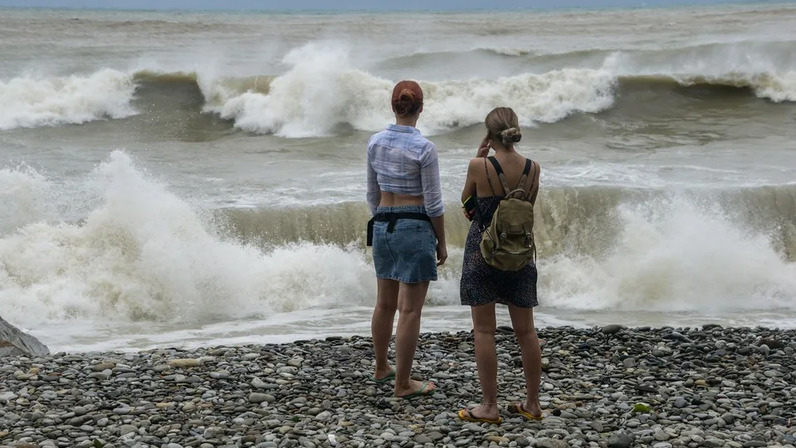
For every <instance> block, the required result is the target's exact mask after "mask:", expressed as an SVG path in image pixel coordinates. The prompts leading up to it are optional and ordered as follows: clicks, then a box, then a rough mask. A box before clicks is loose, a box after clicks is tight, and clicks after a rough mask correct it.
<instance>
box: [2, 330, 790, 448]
mask: <svg viewBox="0 0 796 448" xmlns="http://www.w3.org/2000/svg"><path fill="white" fill-rule="evenodd" d="M509 331H510V329H506V328H502V329H501V331H500V332H499V334H498V336H497V350H498V361H499V378H500V379H499V381H500V383H499V388H500V390H499V394H500V399H501V405H502V407H503V408H505V407H506V406H507V405H509V404H511V403H512V402H518V401H521V400H522V398H523V395H524V380H523V376H522V368H521V365H520V353H519V347H518V346H517V344H516V342H515V340H514V337H513V335H512V334H510V333H509ZM539 335H540V338H541V339H543V340H544V345H543V349H542V356H543V358H544V359H543V370H544V373H543V379H542V396H541V398H542V400H541V401H542V407H543V409H544V412H545V419H544V420H543V421H542V422H526V421H524V420H523V419H522V418H520V417H517V416H515V415H512V414H509V413H508V412H506V411H504V412H503V419H504V420H503V423H502V424H501V425H490V424H485V423H483V424H478V423H466V422H462V421H460V420H458V419H457V417H456V411H457V410H458V409H460V408H462V407H466V406H472V405H474V404H475V403H476V402H477V401H478V398H479V395H478V394H479V392H478V391H479V387H478V377H477V373H476V368H475V362H474V358H473V338H472V333H471V332H459V333H450V334H448V333H435V334H422V335H421V338H420V342H419V347H418V352H417V360H416V363H415V368H414V374H415V376H416V377H418V378H423V379H429V378H430V379H432V380H434V381H435V382H436V383H437V385H438V390H437V392H436V393H435V394H434V395H433V396H429V397H420V398H417V399H414V400H403V399H398V398H394V397H392V387H391V384H390V383H388V384H376V383H375V382H373V381H371V379H370V377H371V375H372V363H373V353H372V349H371V345H370V340H369V338H365V337H352V338H340V337H331V338H328V339H326V340H312V341H298V342H295V343H289V344H277V345H256V346H255V345H248V346H239V347H210V348H201V349H194V350H180V349H157V350H149V351H141V352H135V353H80V354H65V353H59V354H54V355H52V356H48V357H44V358H35V359H29V358H7V359H4V360H3V361H2V365H1V366H0V446H16V447H26V448H27V447H95V448H100V447H105V448H111V447H165V448H181V447H200V448H211V447H258V448H266V447H307V448H311V447H330V446H340V447H370V446H374V447H375V446H394V447H435V446H444V447H470V446H501V447H528V446H535V447H547V448H559V447H561V448H563V447H612V448H613V447H617V448H619V447H630V446H644V447H654V448H668V447H730V448H746V447H763V446H784V447H793V446H796V403H795V402H794V399H795V398H796V381H795V380H796V374H794V368H795V367H796V365H794V364H796V363H795V362H794V351H796V338H795V336H796V331H793V330H788V331H780V330H771V329H763V328H756V329H749V328H721V327H718V326H705V327H700V328H690V329H689V328H681V329H674V328H663V329H649V328H635V329H628V328H621V327H618V326H608V327H604V328H592V329H573V328H567V327H564V328H545V329H540V331H539Z"/></svg>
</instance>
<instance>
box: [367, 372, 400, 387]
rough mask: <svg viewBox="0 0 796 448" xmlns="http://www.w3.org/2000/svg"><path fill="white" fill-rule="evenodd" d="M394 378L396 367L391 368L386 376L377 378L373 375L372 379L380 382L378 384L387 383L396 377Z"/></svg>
mask: <svg viewBox="0 0 796 448" xmlns="http://www.w3.org/2000/svg"><path fill="white" fill-rule="evenodd" d="M394 378H395V369H392V370H390V373H388V374H386V375H384V376H383V377H381V378H376V377H375V376H373V377H371V379H372V380H373V381H374V382H376V383H378V384H384V383H386V382H387V381H390V380H392V379H394Z"/></svg>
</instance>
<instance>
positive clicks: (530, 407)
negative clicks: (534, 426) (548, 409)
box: [522, 401, 542, 418]
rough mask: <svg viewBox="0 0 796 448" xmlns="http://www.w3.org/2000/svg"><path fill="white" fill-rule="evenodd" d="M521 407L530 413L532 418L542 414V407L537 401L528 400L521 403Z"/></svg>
mask: <svg viewBox="0 0 796 448" xmlns="http://www.w3.org/2000/svg"><path fill="white" fill-rule="evenodd" d="M522 408H523V410H524V411H525V412H527V413H529V414H531V415H532V416H533V417H534V418H539V417H541V416H542V407H541V406H539V402H538V401H537V402H535V403H531V402H530V401H526V402H525V403H523V404H522Z"/></svg>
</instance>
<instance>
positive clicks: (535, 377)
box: [509, 305, 542, 416]
mask: <svg viewBox="0 0 796 448" xmlns="http://www.w3.org/2000/svg"><path fill="white" fill-rule="evenodd" d="M509 314H510V315H511V324H512V325H513V326H514V334H515V335H516V336H517V342H518V343H519V344H520V349H521V350H522V369H523V371H524V372H525V387H526V389H527V396H526V398H525V403H523V407H524V408H525V410H526V411H528V412H529V413H530V414H531V415H533V416H540V415H542V408H541V406H539V383H541V382H542V350H541V348H540V347H539V338H538V337H537V336H536V328H535V327H534V324H533V308H520V307H517V306H513V305H509Z"/></svg>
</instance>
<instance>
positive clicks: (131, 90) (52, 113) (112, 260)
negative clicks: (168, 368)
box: [0, 2, 796, 352]
mask: <svg viewBox="0 0 796 448" xmlns="http://www.w3.org/2000/svg"><path fill="white" fill-rule="evenodd" d="M794 29H796V4H794V3H783V4H775V3H770V2H765V3H751V4H742V5H737V4H736V5H724V6H709V7H694V6H691V7H676V8H641V9H603V10H589V9H567V10H554V11H511V12H483V11H479V12H393V13H375V12H357V13H352V12H337V13H335V12H327V13H306V12H305V13H265V12H186V11H161V12H155V11H121V10H116V11H115V10H47V9H2V10H0V61H2V63H0V316H2V317H3V318H4V319H6V320H7V321H9V322H11V323H12V324H14V325H16V326H18V327H20V328H22V329H23V330H25V331H28V332H30V333H31V334H33V335H34V336H36V337H38V338H39V339H40V340H41V341H42V342H44V343H45V344H47V345H48V346H49V347H50V349H51V350H52V351H67V352H93V351H106V350H109V351H113V350H121V351H128V350H140V349H148V348H153V347H186V348H190V347H196V346H209V345H236V344H252V343H257V344H259V343H282V342H290V341H296V340H307V339H316V338H324V337H327V336H333V335H340V336H348V335H369V334H370V318H371V313H372V310H373V305H374V303H375V297H376V281H375V278H374V269H373V264H372V259H371V253H370V249H369V248H368V247H366V246H365V227H366V226H365V225H366V221H367V220H368V219H369V211H368V208H367V206H366V204H365V189H366V174H365V154H366V146H367V141H368V137H369V136H370V135H371V134H373V133H375V132H378V131H380V130H382V129H384V128H385V127H386V126H387V125H388V124H390V123H392V122H393V121H394V117H393V116H392V115H391V111H390V106H389V96H390V92H391V88H392V86H393V85H394V83H395V82H397V81H399V80H402V79H414V80H417V81H419V83H420V84H421V86H422V88H423V89H424V92H425V108H424V112H423V114H422V115H421V117H420V121H419V123H418V127H419V129H420V130H421V132H422V133H423V134H424V135H426V136H427V137H428V138H429V139H430V140H431V141H433V142H434V144H435V145H436V147H437V149H438V152H439V158H440V170H441V178H442V188H443V195H444V200H445V205H446V215H445V217H446V226H447V231H448V249H449V254H450V258H449V259H448V261H447V262H446V263H445V265H444V266H442V267H441V268H440V269H439V280H438V281H436V282H433V283H432V285H431V287H430V290H429V294H428V298H427V301H426V305H425V307H424V310H423V318H422V325H421V330H422V331H435V332H436V331H440V332H457V331H468V330H470V329H471V328H472V323H471V318H470V310H469V308H468V307H465V306H461V305H460V303H459V281H460V275H461V263H462V247H463V243H464V239H465V235H466V232H467V229H468V225H469V223H468V222H467V221H466V220H465V219H464V217H463V215H462V213H461V208H460V207H461V204H460V203H459V197H460V192H461V188H462V185H463V182H464V177H465V173H466V167H467V164H468V160H469V159H470V158H471V157H473V156H474V155H475V151H476V148H477V146H478V144H479V142H480V141H481V139H482V138H483V135H484V133H485V131H484V124H483V120H484V117H485V116H486V114H487V113H488V112H489V111H490V110H491V109H492V108H494V107H497V106H509V107H512V108H513V109H514V110H515V111H516V112H517V114H518V115H519V117H520V121H521V126H522V133H523V137H522V141H521V142H520V143H519V144H518V150H519V151H520V152H521V153H523V154H525V155H526V156H528V157H530V158H532V159H534V160H537V161H538V162H539V163H540V164H541V167H542V174H541V191H540V196H539V200H538V202H537V207H536V216H537V217H536V228H535V234H536V240H537V245H538V260H537V264H538V269H539V273H540V274H539V302H540V305H539V306H538V307H537V308H536V309H535V319H536V325H537V326H538V327H539V328H544V327H550V326H571V327H575V328H588V327H594V326H600V325H605V324H612V323H616V324H621V325H626V326H633V327H636V326H652V327H661V326H673V327H696V326H700V325H703V324H706V323H715V324H720V325H723V326H748V327H757V326H764V327H773V328H796V34H794V32H793V30H794ZM498 324H499V325H509V324H510V320H509V318H508V314H507V311H506V309H505V308H504V307H498Z"/></svg>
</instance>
